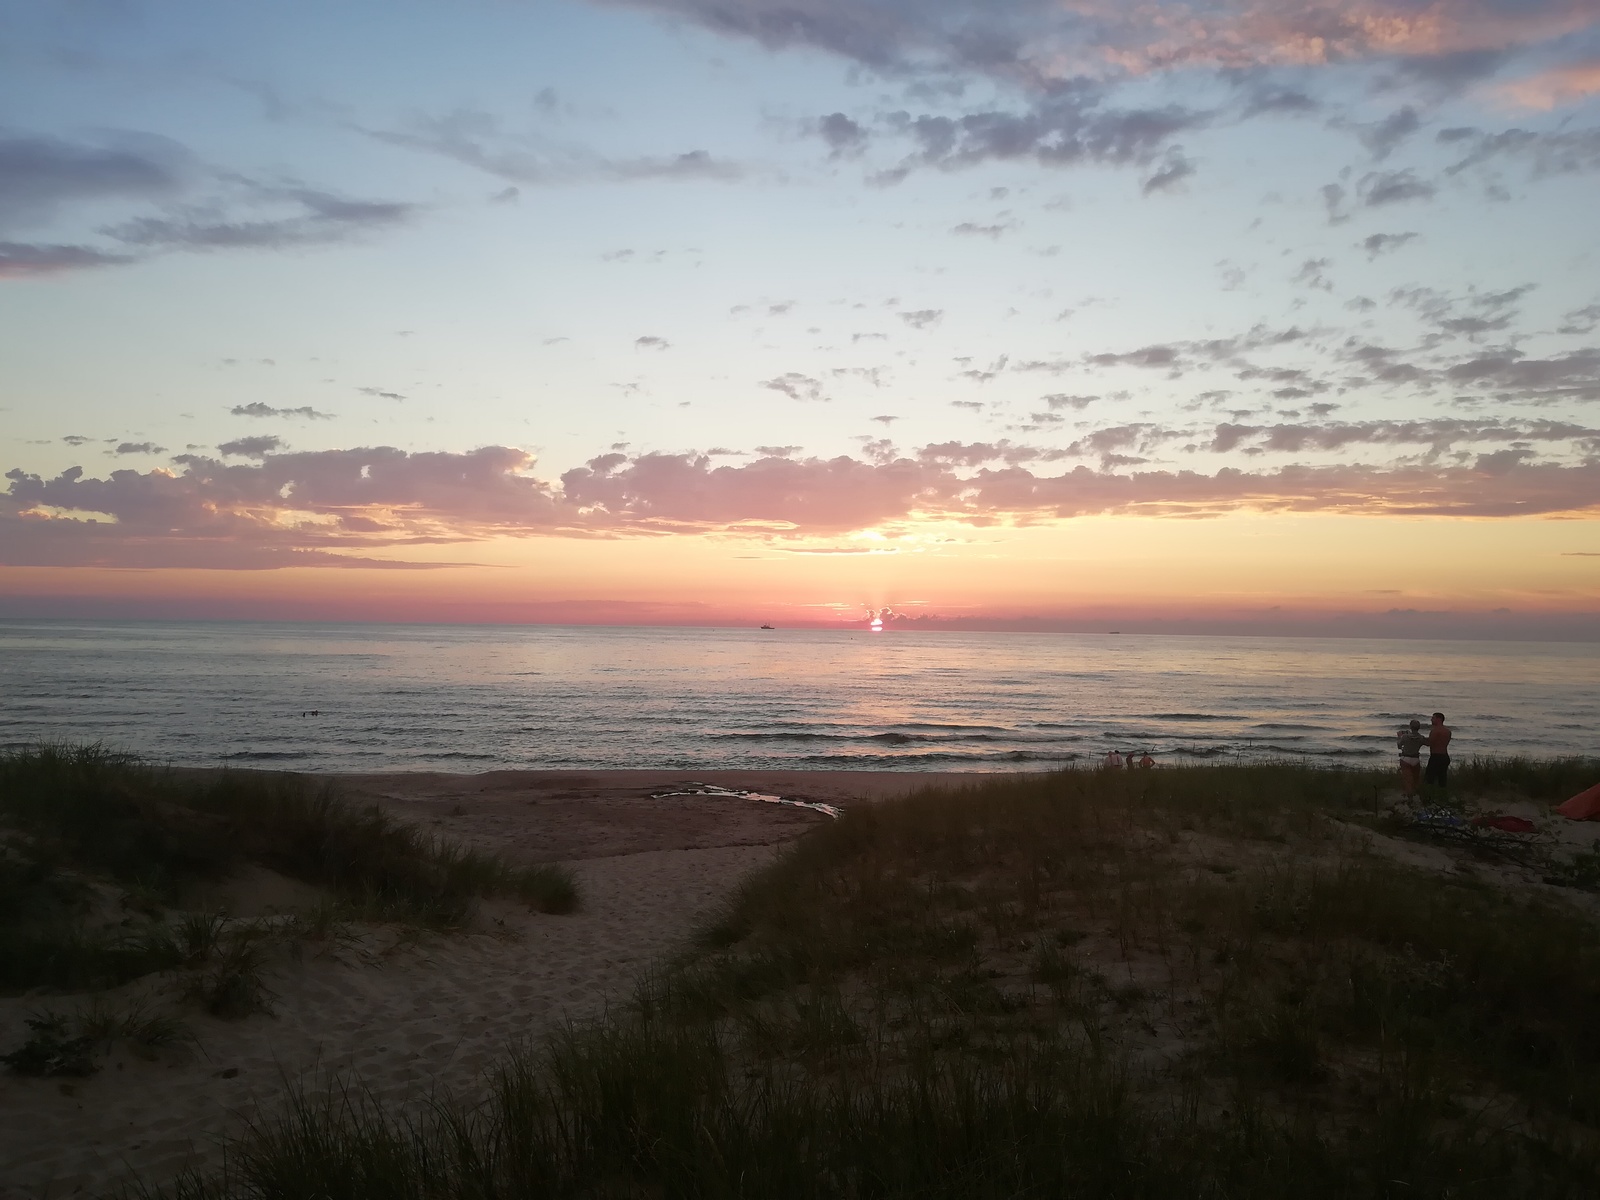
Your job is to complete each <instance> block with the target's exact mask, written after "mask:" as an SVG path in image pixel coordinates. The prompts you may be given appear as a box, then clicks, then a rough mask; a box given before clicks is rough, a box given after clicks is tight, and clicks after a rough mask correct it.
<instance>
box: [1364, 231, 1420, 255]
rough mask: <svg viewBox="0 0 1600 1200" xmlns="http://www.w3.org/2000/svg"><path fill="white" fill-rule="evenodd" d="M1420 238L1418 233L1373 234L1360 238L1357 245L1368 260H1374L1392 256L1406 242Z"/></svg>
mask: <svg viewBox="0 0 1600 1200" xmlns="http://www.w3.org/2000/svg"><path fill="white" fill-rule="evenodd" d="M1421 236H1422V235H1421V234H1418V233H1374V234H1370V235H1369V236H1367V237H1364V238H1362V239H1361V241H1360V242H1359V243H1358V245H1359V246H1360V248H1361V249H1363V250H1365V251H1366V252H1367V258H1368V259H1374V258H1377V257H1379V256H1380V255H1384V254H1392V253H1393V252H1394V251H1396V250H1398V249H1400V247H1401V246H1404V245H1405V244H1406V243H1407V242H1413V241H1415V240H1416V239H1417V238H1419V237H1421Z"/></svg>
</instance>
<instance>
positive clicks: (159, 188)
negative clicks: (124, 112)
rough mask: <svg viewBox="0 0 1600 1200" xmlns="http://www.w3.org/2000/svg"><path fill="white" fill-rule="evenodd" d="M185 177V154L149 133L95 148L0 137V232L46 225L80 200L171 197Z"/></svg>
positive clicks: (34, 138) (50, 139) (116, 137)
mask: <svg viewBox="0 0 1600 1200" xmlns="http://www.w3.org/2000/svg"><path fill="white" fill-rule="evenodd" d="M188 173H189V155H188V152H187V151H185V150H184V149H183V147H181V146H179V145H178V144H177V143H176V142H171V141H168V140H167V139H165V138H158V137H154V136H152V135H149V134H117V135H112V136H110V137H108V138H107V139H106V140H104V141H102V142H100V143H99V144H94V143H75V142H68V141H64V140H62V139H60V138H54V137H43V136H28V135H21V134H4V133H0V230H5V229H14V228H18V227H25V226H29V225H35V224H42V223H44V222H48V221H50V220H51V219H53V218H54V217H55V216H56V214H57V212H58V211H59V210H60V209H61V208H63V207H64V206H67V205H70V204H74V203H77V202H81V201H94V200H107V199H129V198H131V199H138V200H151V199H160V198H163V197H166V196H170V195H173V194H175V193H177V192H178V191H179V190H180V189H181V188H182V187H183V186H184V183H185V180H186V177H187V175H188Z"/></svg>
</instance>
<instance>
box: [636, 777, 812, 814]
mask: <svg viewBox="0 0 1600 1200" xmlns="http://www.w3.org/2000/svg"><path fill="white" fill-rule="evenodd" d="M675 796H714V797H718V798H720V799H724V800H759V801H761V802H762V803H763V804H787V805H789V806H790V807H792V808H809V809H811V811H813V812H819V813H822V814H823V815H824V816H828V817H832V818H833V819H834V820H836V821H837V820H838V819H839V817H840V816H842V815H843V812H844V810H843V809H841V808H839V807H838V806H836V805H833V804H824V803H822V801H820V800H797V799H793V798H791V797H789V796H774V795H772V794H771V793H768V792H747V791H743V790H741V789H739V788H725V787H718V786H717V785H716V784H714V783H687V784H684V785H683V788H682V789H681V790H679V791H676V792H652V793H651V794H650V799H652V800H671V799H672V798H673V797H675Z"/></svg>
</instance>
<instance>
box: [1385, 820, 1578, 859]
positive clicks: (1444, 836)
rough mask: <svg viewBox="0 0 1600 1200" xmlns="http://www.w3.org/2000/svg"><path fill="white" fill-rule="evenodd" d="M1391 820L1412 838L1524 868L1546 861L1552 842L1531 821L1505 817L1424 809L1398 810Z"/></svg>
mask: <svg viewBox="0 0 1600 1200" xmlns="http://www.w3.org/2000/svg"><path fill="white" fill-rule="evenodd" d="M1391 817H1392V819H1393V820H1395V821H1396V822H1397V823H1398V824H1399V826H1400V827H1401V829H1402V830H1404V831H1405V832H1406V833H1408V834H1410V835H1411V836H1414V837H1424V838H1427V839H1428V840H1430V841H1435V842H1440V843H1443V844H1446V845H1455V846H1461V847H1464V848H1467V849H1471V850H1474V851H1479V852H1487V853H1490V854H1497V855H1499V856H1501V857H1502V858H1507V859H1510V860H1512V861H1514V862H1519V863H1522V864H1523V865H1524V866H1531V865H1535V863H1536V862H1538V863H1542V862H1543V861H1544V859H1546V858H1548V855H1549V851H1550V848H1551V847H1550V845H1549V844H1548V843H1551V842H1552V841H1553V839H1552V838H1551V837H1550V835H1549V834H1548V833H1546V832H1544V831H1541V830H1540V829H1539V827H1538V826H1537V825H1536V824H1534V823H1533V822H1532V821H1530V820H1528V819H1527V818H1525V817H1517V816H1512V815H1510V814H1507V813H1494V812H1490V813H1472V814H1463V813H1460V812H1457V811H1455V810H1454V809H1451V808H1447V807H1444V806H1436V807H1429V806H1426V805H1424V806H1421V807H1417V808H1410V807H1406V806H1397V807H1395V808H1394V809H1392V810H1391ZM1541 835H1542V836H1541Z"/></svg>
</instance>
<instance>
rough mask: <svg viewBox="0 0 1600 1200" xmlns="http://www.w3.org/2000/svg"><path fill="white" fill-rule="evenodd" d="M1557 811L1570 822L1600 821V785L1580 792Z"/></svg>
mask: <svg viewBox="0 0 1600 1200" xmlns="http://www.w3.org/2000/svg"><path fill="white" fill-rule="evenodd" d="M1556 811H1557V812H1558V813H1560V814H1561V815H1562V816H1563V817H1565V818H1567V820H1569V821H1600V783H1597V784H1595V785H1594V786H1593V787H1592V788H1586V789H1585V790H1584V791H1581V792H1579V793H1578V794H1577V795H1576V796H1574V797H1573V798H1572V799H1571V800H1568V801H1567V802H1566V803H1565V804H1562V805H1561V806H1560V807H1558V808H1557V809H1556Z"/></svg>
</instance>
